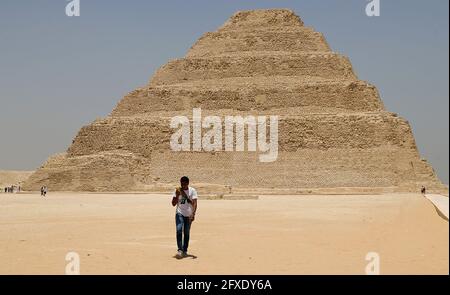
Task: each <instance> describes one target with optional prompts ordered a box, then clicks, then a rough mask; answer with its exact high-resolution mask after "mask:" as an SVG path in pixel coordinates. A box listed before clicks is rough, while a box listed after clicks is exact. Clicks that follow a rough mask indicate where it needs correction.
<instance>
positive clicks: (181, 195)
mask: <svg viewBox="0 0 450 295" xmlns="http://www.w3.org/2000/svg"><path fill="white" fill-rule="evenodd" d="M180 184H181V187H180V188H177V189H176V190H175V192H174V193H173V195H172V206H177V208H176V213H175V224H176V226H177V246H178V251H177V257H178V258H182V257H186V256H187V250H188V246H189V234H190V230H191V223H192V222H193V221H194V219H195V212H196V211H197V191H196V190H195V188H193V187H190V186H189V178H188V177H187V176H183V177H181V179H180ZM183 235H184V236H183Z"/></svg>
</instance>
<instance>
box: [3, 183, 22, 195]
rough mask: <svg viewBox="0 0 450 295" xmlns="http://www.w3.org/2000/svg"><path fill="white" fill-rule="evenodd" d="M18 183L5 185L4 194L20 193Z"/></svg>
mask: <svg viewBox="0 0 450 295" xmlns="http://www.w3.org/2000/svg"><path fill="white" fill-rule="evenodd" d="M20 190H21V188H20V185H19V186H16V185H11V186H7V187H5V194H6V193H20Z"/></svg>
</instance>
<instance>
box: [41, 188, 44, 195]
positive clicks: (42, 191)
mask: <svg viewBox="0 0 450 295" xmlns="http://www.w3.org/2000/svg"><path fill="white" fill-rule="evenodd" d="M41 196H44V187H43V186H41Z"/></svg>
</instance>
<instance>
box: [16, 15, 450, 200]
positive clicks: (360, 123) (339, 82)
mask: <svg viewBox="0 0 450 295" xmlns="http://www.w3.org/2000/svg"><path fill="white" fill-rule="evenodd" d="M194 108H201V109H202V114H204V115H219V116H221V115H223V116H225V115H242V116H246V115H267V116H269V115H277V116H279V127H278V128H279V139H278V144H279V147H278V149H279V153H278V158H277V160H276V161H274V162H270V163H261V162H260V161H258V157H257V154H255V153H252V152H249V151H243V152H225V151H213V152H205V151H200V152H198V151H197V152H190V151H183V152H174V151H172V150H171V149H170V147H169V146H170V137H171V135H172V133H173V130H172V129H171V128H170V120H171V118H173V117H174V116H177V115H185V116H191V117H192V110H193V109H194ZM182 175H188V176H189V177H190V178H191V179H192V181H193V182H194V183H196V186H201V187H204V188H205V189H207V188H210V189H212V190H216V191H220V190H221V189H224V190H228V189H229V190H231V189H233V190H234V191H239V190H241V191H246V190H249V191H250V190H255V189H260V190H264V191H265V192H268V191H271V192H274V193H276V192H288V193H292V192H302V191H303V190H309V191H310V192H311V191H314V190H320V189H322V190H327V189H328V190H333V189H336V190H338V191H345V190H351V189H355V190H357V191H358V190H360V191H364V190H376V189H381V190H387V189H392V190H401V191H417V190H418V189H419V187H420V186H421V185H425V186H427V187H429V188H431V189H434V190H441V189H445V187H444V186H443V185H442V183H441V182H440V181H439V179H438V178H437V177H436V174H435V173H434V171H433V169H432V167H431V166H430V165H429V164H428V163H427V162H426V161H425V160H423V159H421V158H420V155H419V153H418V150H417V147H416V144H415V140H414V137H413V134H412V131H411V128H410V126H409V123H408V122H407V121H406V120H404V119H403V118H401V117H399V116H398V115H396V114H393V113H390V112H387V111H386V110H385V108H384V106H383V103H382V101H381V99H380V97H379V94H378V91H377V89H376V88H375V87H374V86H372V85H370V84H369V83H367V82H365V81H361V80H359V79H358V78H357V76H356V74H355V72H354V71H353V69H352V65H351V63H350V61H349V59H348V58H346V57H344V56H342V55H340V54H337V53H335V52H332V51H331V49H330V47H329V46H328V44H327V42H326V40H325V38H324V36H323V35H322V34H321V33H319V32H316V31H314V29H312V28H310V27H305V26H304V24H303V22H302V20H301V19H300V18H299V17H298V16H296V15H295V14H294V12H293V11H291V10H287V9H271V10H252V11H241V12H237V13H236V14H234V15H233V16H232V17H231V18H230V19H229V20H228V21H227V22H226V23H225V24H224V25H223V26H222V27H221V28H219V29H218V30H217V31H216V32H212V33H206V34H204V35H203V36H202V37H201V38H200V39H199V40H198V41H197V42H196V43H195V44H194V45H193V46H192V48H191V49H190V50H189V52H188V54H187V55H186V57H184V58H181V59H177V60H173V61H170V62H169V63H167V64H166V65H164V66H163V67H161V68H160V69H159V70H158V71H157V72H156V73H155V75H154V76H153V77H152V79H151V81H150V82H149V84H148V85H146V86H145V87H143V88H139V89H136V90H134V91H132V92H131V93H129V94H128V95H126V96H125V97H124V98H123V99H122V100H121V101H120V102H119V103H118V105H117V106H116V108H115V109H114V110H113V111H112V113H111V114H110V115H109V116H108V117H106V118H103V119H99V120H96V121H95V122H93V123H91V124H89V125H88V126H85V127H83V128H82V129H81V130H80V131H79V133H78V135H77V136H76V137H75V139H74V140H73V143H72V145H71V146H70V147H69V148H68V150H67V152H66V153H63V154H58V155H55V156H53V157H51V158H50V159H49V160H48V161H47V162H46V163H45V164H44V165H43V166H42V167H41V168H39V169H38V170H37V171H36V172H35V173H34V174H33V175H32V176H31V177H30V178H29V179H28V181H27V182H26V184H25V186H24V187H25V188H26V189H29V190H35V189H39V187H41V186H42V185H47V186H48V187H49V188H50V189H51V190H62V191H152V190H153V191H155V190H156V191H158V190H164V189H167V188H172V187H173V185H174V184H176V183H177V182H178V179H179V178H180V176H182Z"/></svg>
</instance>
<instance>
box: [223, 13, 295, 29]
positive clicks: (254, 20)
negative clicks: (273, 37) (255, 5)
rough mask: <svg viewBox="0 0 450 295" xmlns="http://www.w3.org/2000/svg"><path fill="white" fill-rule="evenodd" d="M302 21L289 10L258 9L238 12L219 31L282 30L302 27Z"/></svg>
mask: <svg viewBox="0 0 450 295" xmlns="http://www.w3.org/2000/svg"><path fill="white" fill-rule="evenodd" d="M302 26H303V21H302V20H301V19H300V17H299V16H297V15H296V14H295V13H294V11H292V10H290V9H260V10H247V11H238V12H236V13H235V14H233V15H232V16H231V17H230V18H229V19H228V21H227V22H225V24H224V25H223V26H222V27H221V28H220V29H219V31H222V30H246V29H247V30H248V29H261V28H268V29H282V28H296V27H302Z"/></svg>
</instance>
